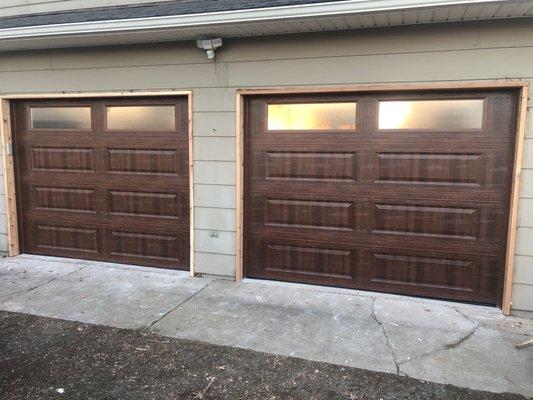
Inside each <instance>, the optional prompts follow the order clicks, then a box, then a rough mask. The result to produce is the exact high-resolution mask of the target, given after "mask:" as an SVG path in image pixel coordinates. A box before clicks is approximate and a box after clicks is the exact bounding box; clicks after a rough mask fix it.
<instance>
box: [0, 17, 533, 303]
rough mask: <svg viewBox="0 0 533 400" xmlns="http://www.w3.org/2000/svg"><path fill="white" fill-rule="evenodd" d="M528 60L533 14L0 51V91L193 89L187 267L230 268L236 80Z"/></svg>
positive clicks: (397, 72) (526, 253)
mask: <svg viewBox="0 0 533 400" xmlns="http://www.w3.org/2000/svg"><path fill="white" fill-rule="evenodd" d="M532 65H533V23H532V20H512V21H511V20H509V21H485V22H472V23H462V24H441V25H425V26H412V27H407V26H406V27H398V28H379V29H378V28H376V29H371V30H355V31H349V32H331V33H315V34H299V35H286V36H276V37H259V38H247V39H228V40H226V41H225V43H224V46H223V47H222V48H221V49H220V50H218V51H217V58H216V60H215V61H212V60H208V59H207V57H206V55H205V53H204V52H202V51H201V50H199V49H197V48H196V47H195V44H194V43H193V42H183V43H165V44H146V45H135V46H117V47H109V48H83V49H60V50H46V51H34V52H25V53H9V54H3V55H2V57H0V91H3V92H28V93H29V92H57V91H98V90H102V91H105V90H124V89H192V90H193V112H194V114H193V126H194V141H195V142H194V144H195V146H194V147H195V151H194V159H195V165H194V172H195V193H194V194H195V227H194V228H195V252H196V271H197V272H200V273H209V274H218V275H233V274H234V268H235V241H236V237H235V224H236V215H235V203H236V198H235V168H236V163H235V93H236V90H237V89H239V88H247V87H248V88H252V87H261V86H298V85H303V86H309V85H319V84H320V85H344V84H358V83H400V82H430V81H436V82H444V81H455V80H482V79H505V78H522V79H527V80H530V81H531V82H532V83H533V69H532V68H531V66H532ZM531 105H533V103H532V104H531ZM531 120H532V118H531V117H530V116H528V119H527V133H526V134H527V137H528V139H527V140H526V146H525V149H524V152H525V154H524V170H523V184H522V188H521V194H520V196H521V199H520V218H519V228H518V238H517V248H516V252H517V254H518V255H519V257H517V260H516V271H515V284H514V288H515V289H516V290H515V291H514V293H513V310H515V311H516V312H520V311H521V310H522V311H533V280H532V276H533V250H532V249H533V223H532V222H533V221H532V218H531V215H532V214H533V161H532V160H533V146H532V141H533V123H532V121H531ZM4 230H5V229H4ZM4 249H5V247H4Z"/></svg>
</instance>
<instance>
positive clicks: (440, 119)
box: [379, 99, 483, 131]
mask: <svg viewBox="0 0 533 400" xmlns="http://www.w3.org/2000/svg"><path fill="white" fill-rule="evenodd" d="M482 127H483V100H481V99H478V100H407V101H380V102H379V129H429V130H439V131H457V130H463V129H481V128H482Z"/></svg>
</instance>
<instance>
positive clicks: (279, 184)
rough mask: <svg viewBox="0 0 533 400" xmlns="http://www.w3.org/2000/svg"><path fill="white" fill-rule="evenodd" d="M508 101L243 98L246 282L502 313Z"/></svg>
mask: <svg viewBox="0 0 533 400" xmlns="http://www.w3.org/2000/svg"><path fill="white" fill-rule="evenodd" d="M516 101H517V100H516V94H515V93H514V92H510V91H477V92H473V91H463V92H424V93H421V92H418V93H367V94H342V95H317V96H309V95H305V96H303V95H300V96H284V97H252V98H249V99H248V100H247V103H246V109H245V206H244V231H245V239H244V240H245V243H244V265H245V273H246V275H247V276H249V277H256V278H270V279H280V280H287V281H296V282H307V283H318V284H325V285H335V286H343V287H352V288H361V289H369V290H376V291H385V292H393V293H402V294H414V295H422V296H429V297H439V298H447V299H457V300H465V301H475V302H483V303H490V304H500V302H501V295H502V282H503V272H504V262H505V260H504V258H505V250H506V232H507V221H508V211H509V210H508V208H509V196H510V183H511V175H512V165H513V148H514V137H515V113H516Z"/></svg>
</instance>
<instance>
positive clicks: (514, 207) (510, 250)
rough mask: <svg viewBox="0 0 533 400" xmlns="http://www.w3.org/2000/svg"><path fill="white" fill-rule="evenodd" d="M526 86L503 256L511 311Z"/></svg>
mask: <svg viewBox="0 0 533 400" xmlns="http://www.w3.org/2000/svg"><path fill="white" fill-rule="evenodd" d="M527 102H528V87H527V86H522V89H521V92H520V100H519V104H518V124H517V129H516V143H515V154H514V167H513V181H512V184H511V185H512V186H511V204H510V209H509V226H508V229H507V254H506V257H505V277H504V284H503V298H502V311H503V313H504V314H505V315H509V314H510V313H511V305H512V304H511V293H512V288H513V272H514V262H515V254H514V253H515V245H516V230H517V225H518V203H519V198H520V179H521V176H522V156H523V154H522V153H523V151H524V136H525V131H526V115H527Z"/></svg>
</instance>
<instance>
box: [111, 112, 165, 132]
mask: <svg viewBox="0 0 533 400" xmlns="http://www.w3.org/2000/svg"><path fill="white" fill-rule="evenodd" d="M107 129H112V130H118V129H120V130H127V131H148V132H155V131H161V132H172V131H175V130H176V108H175V107H174V106H113V107H107Z"/></svg>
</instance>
